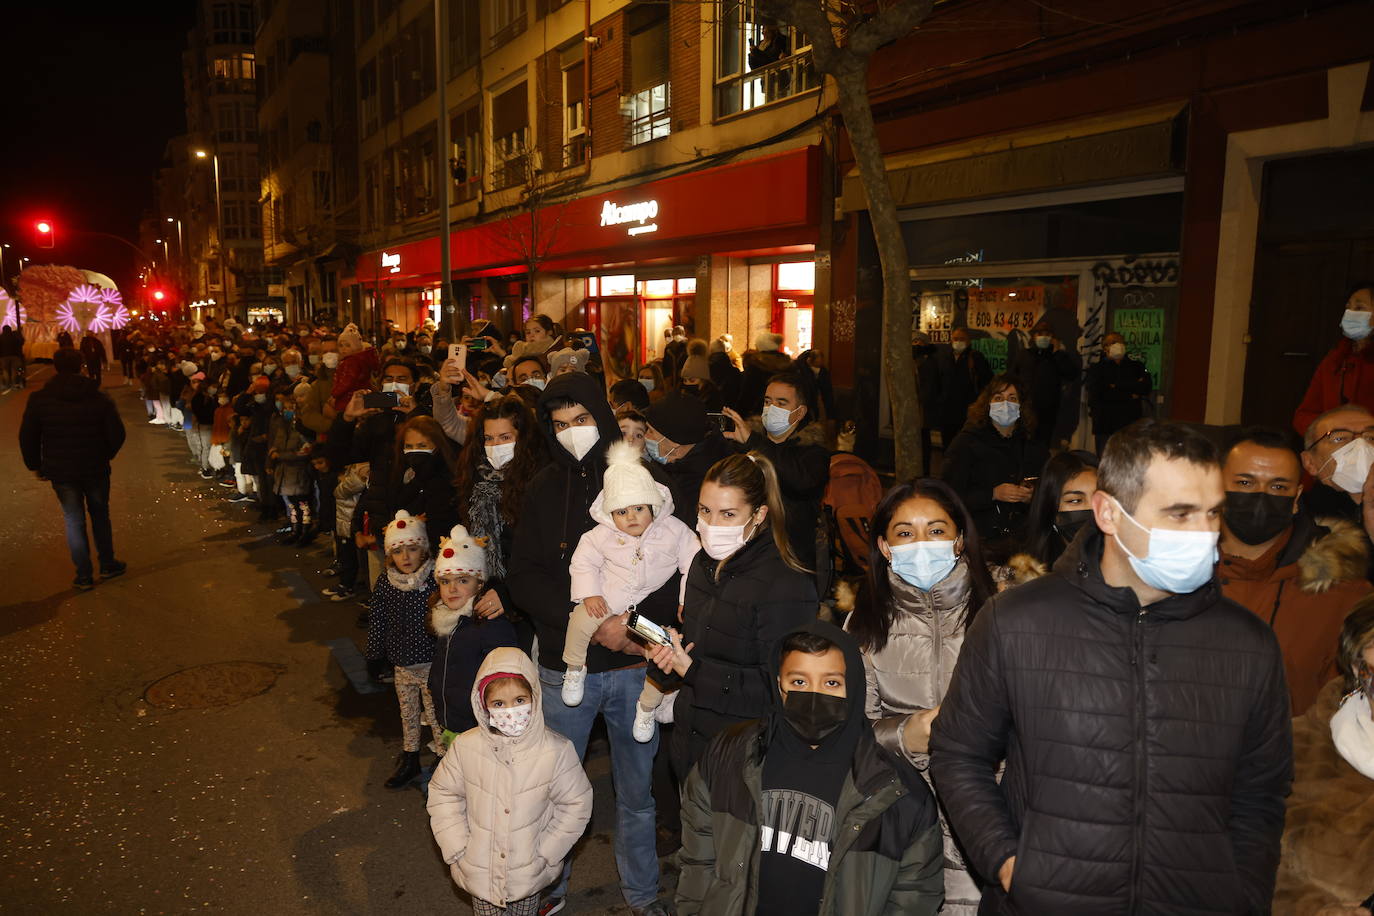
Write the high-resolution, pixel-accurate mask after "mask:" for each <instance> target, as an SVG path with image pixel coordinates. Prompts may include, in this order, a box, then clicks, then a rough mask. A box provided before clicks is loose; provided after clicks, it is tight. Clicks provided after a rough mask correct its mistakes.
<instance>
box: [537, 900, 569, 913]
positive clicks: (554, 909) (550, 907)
mask: <svg viewBox="0 0 1374 916" xmlns="http://www.w3.org/2000/svg"><path fill="white" fill-rule="evenodd" d="M566 905H567V901H566V900H564V899H563V898H562V897H545V898H544V902H543V903H541V904H539V916H553V914H554V913H558V912H561V911H562V909H563V907H564V906H566Z"/></svg>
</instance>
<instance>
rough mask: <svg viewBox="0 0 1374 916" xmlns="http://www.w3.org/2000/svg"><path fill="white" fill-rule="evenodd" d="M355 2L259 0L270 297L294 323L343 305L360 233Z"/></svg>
mask: <svg viewBox="0 0 1374 916" xmlns="http://www.w3.org/2000/svg"><path fill="white" fill-rule="evenodd" d="M353 6H354V4H352V3H350V2H347V0H290V2H284V0H260V2H259V4H258V13H259V15H260V17H261V24H260V26H259V28H258V32H257V41H256V60H257V80H258V100H259V101H258V134H259V138H260V139H259V161H260V165H261V168H262V184H261V213H262V217H261V219H262V241H263V254H264V259H265V263H266V265H267V268H268V270H269V272H270V273H271V275H272V280H273V281H275V282H273V283H271V284H269V287H268V291H269V295H270V300H269V301H270V304H271V306H272V307H273V308H275V309H278V310H280V311H281V313H282V315H283V316H284V317H285V318H286V320H288V321H297V320H311V319H314V318H320V319H324V320H329V319H332V318H335V317H337V316H338V315H339V313H340V311H341V310H342V311H345V312H346V311H347V310H348V309H347V306H348V304H349V299H348V292H349V291H348V289H347V287H346V285H344V286H342V287H341V284H340V282H339V278H340V274H345V275H350V274H351V273H352V260H353V258H355V257H356V256H357V248H356V247H355V241H356V235H357V230H358V222H357V213H358V167H357V161H358V159H357V155H358V145H357V134H356V130H355V129H354V127H353V125H354V124H355V123H356V116H355V114H354V112H355V109H356V96H355V91H354V89H353V85H354V84H353V79H354V65H353V35H352V30H353Z"/></svg>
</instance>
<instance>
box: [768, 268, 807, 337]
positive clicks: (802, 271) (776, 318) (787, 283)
mask: <svg viewBox="0 0 1374 916" xmlns="http://www.w3.org/2000/svg"><path fill="white" fill-rule="evenodd" d="M773 274H774V275H773V289H774V291H775V295H774V296H773V315H772V321H771V329H772V331H773V333H775V334H781V335H782V345H783V347H784V349H785V350H786V351H787V352H788V353H791V354H792V355H794V356H795V355H797V354H800V353H804V352H806V351H807V350H810V349H811V339H812V327H813V324H812V322H813V318H814V309H813V306H814V302H815V292H816V263H815V262H814V261H794V262H791V263H786V264H778V265H776V266H775V268H774V272H773Z"/></svg>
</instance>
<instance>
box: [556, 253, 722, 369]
mask: <svg viewBox="0 0 1374 916" xmlns="http://www.w3.org/2000/svg"><path fill="white" fill-rule="evenodd" d="M696 291H697V281H696V278H695V277H684V278H671V277H668V278H659V277H643V278H637V277H635V275H634V274H607V275H603V276H600V277H588V278H587V296H586V300H585V306H584V316H583V317H584V319H585V323H586V327H587V329H588V330H590V331H592V332H593V333H595V334H596V335H597V341H598V343H599V346H600V348H601V355H602V364H603V366H605V368H606V371H607V373H608V376H609V377H613V378H614V379H620V378H632V377H633V376H634V374H635V373H636V372H637V371H638V370H639V367H640V366H642V365H644V364H645V363H648V362H651V361H653V360H655V359H657V358H658V357H660V356H661V355H662V353H661V352H660V351H661V349H662V346H663V332H664V331H665V330H667V329H669V328H672V327H673V326H675V325H682V326H683V327H684V328H685V329H686V330H687V333H688V334H689V335H690V334H691V333H692V332H693V331H694V330H695V325H696V321H695V317H694V314H693V312H694V308H695V305H696Z"/></svg>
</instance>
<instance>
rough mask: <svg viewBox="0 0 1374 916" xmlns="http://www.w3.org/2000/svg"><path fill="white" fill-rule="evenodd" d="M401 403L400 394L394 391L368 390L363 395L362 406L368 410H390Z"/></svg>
mask: <svg viewBox="0 0 1374 916" xmlns="http://www.w3.org/2000/svg"><path fill="white" fill-rule="evenodd" d="M399 403H401V396H400V395H399V394H397V393H396V392H394V391H369V392H368V393H367V394H365V395H363V407H365V408H366V409H368V410H372V409H374V408H375V409H377V410H390V409H391V408H393V407H395V406H396V405H397V404H399Z"/></svg>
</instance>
